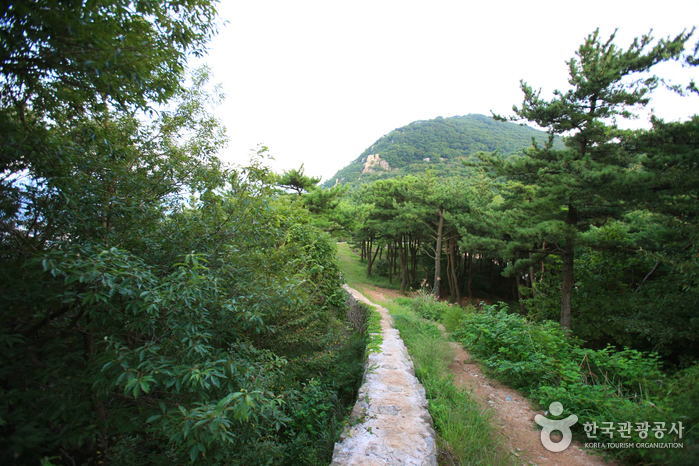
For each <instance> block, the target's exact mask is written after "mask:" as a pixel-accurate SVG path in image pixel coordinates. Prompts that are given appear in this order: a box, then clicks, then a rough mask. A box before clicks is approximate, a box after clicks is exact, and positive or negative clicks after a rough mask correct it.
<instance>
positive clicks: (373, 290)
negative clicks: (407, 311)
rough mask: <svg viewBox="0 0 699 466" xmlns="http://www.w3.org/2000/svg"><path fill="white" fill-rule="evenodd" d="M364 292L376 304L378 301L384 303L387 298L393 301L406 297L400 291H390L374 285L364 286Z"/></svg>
mask: <svg viewBox="0 0 699 466" xmlns="http://www.w3.org/2000/svg"><path fill="white" fill-rule="evenodd" d="M363 292H364V294H365V295H366V296H367V297H368V298H369V299H370V300H371V301H374V302H376V300H379V301H384V300H386V299H387V298H388V299H393V298H401V297H405V296H406V295H404V294H403V293H401V292H400V291H398V290H390V289H388V288H381V287H378V286H374V285H364V290H363Z"/></svg>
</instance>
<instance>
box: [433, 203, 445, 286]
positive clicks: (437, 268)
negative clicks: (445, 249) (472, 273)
mask: <svg viewBox="0 0 699 466" xmlns="http://www.w3.org/2000/svg"><path fill="white" fill-rule="evenodd" d="M437 213H438V214H439V226H438V227H437V245H436V246H435V248H434V290H433V293H434V295H435V297H436V298H437V299H439V293H440V287H439V282H440V280H441V277H440V276H439V274H440V272H441V268H442V232H443V230H444V212H443V211H441V210H438V211H437Z"/></svg>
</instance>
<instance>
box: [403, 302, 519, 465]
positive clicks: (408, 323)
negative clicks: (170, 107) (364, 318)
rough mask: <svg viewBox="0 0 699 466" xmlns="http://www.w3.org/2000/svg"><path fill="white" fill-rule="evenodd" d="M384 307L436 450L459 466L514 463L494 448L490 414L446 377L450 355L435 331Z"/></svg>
mask: <svg viewBox="0 0 699 466" xmlns="http://www.w3.org/2000/svg"><path fill="white" fill-rule="evenodd" d="M393 302H394V303H395V302H396V301H395V300H394V301H393ZM389 308H390V309H391V313H392V315H393V317H394V322H395V326H396V328H397V329H398V330H399V331H400V335H401V338H402V339H403V341H404V343H405V345H406V346H407V347H408V350H409V351H410V356H411V358H412V359H413V361H414V362H415V374H416V376H417V377H418V379H419V380H420V382H421V383H422V385H423V386H424V387H425V392H426V395H427V398H428V400H429V410H430V415H431V416H432V419H433V420H434V423H435V429H436V430H437V433H438V434H439V437H438V441H439V442H440V447H441V448H442V449H443V450H446V451H447V452H449V454H450V455H452V456H453V457H455V458H456V459H457V461H458V462H459V464H493V465H499V464H502V465H505V464H507V465H509V464H513V458H512V457H511V456H510V455H509V453H507V452H506V451H505V450H504V448H502V447H501V445H500V444H499V443H498V440H497V438H498V437H497V434H496V432H495V428H494V426H493V424H492V423H491V419H490V416H489V414H488V413H486V412H484V411H483V410H482V409H481V407H480V405H479V404H478V402H477V401H476V400H474V398H473V396H472V395H471V394H470V393H469V392H468V391H467V390H464V389H461V388H459V387H456V386H455V385H454V383H453V380H452V376H451V375H450V374H449V365H450V364H451V363H452V361H453V350H452V349H451V347H450V346H449V343H448V342H447V341H446V340H445V339H444V338H443V337H442V334H441V332H440V330H439V329H438V328H437V326H436V325H434V324H433V323H430V322H427V321H425V320H422V319H419V318H417V316H416V315H415V314H414V313H413V312H412V311H410V310H409V307H406V306H391V305H389Z"/></svg>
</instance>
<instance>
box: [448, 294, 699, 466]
mask: <svg viewBox="0 0 699 466" xmlns="http://www.w3.org/2000/svg"><path fill="white" fill-rule="evenodd" d="M453 337H454V338H455V339H457V340H458V341H461V342H462V343H463V344H464V346H465V347H467V348H468V349H469V351H471V352H472V354H474V355H475V356H477V357H479V358H480V359H481V360H482V361H483V363H484V364H485V365H486V367H487V368H489V369H490V370H491V371H492V372H494V373H495V374H496V375H497V377H498V378H500V379H502V380H503V381H504V382H506V383H508V384H510V385H511V386H513V387H515V388H518V389H522V390H523V391H524V392H525V393H527V394H528V395H529V396H530V398H531V399H532V400H534V401H535V402H536V403H538V404H539V405H541V406H542V407H548V406H549V405H550V403H552V402H554V401H558V402H560V403H562V404H563V406H564V408H565V411H564V413H563V415H562V416H563V417H565V416H568V415H569V414H571V413H574V414H576V415H577V416H578V418H579V421H578V423H577V424H576V425H575V426H573V429H574V431H575V432H577V433H578V435H580V436H581V437H582V438H587V437H586V434H585V433H584V430H583V426H584V424H585V423H596V424H597V425H598V426H601V425H602V423H603V422H613V423H615V425H616V423H620V422H631V423H634V424H635V423H636V422H643V421H647V422H649V423H650V424H651V426H652V425H653V423H654V422H665V423H667V426H668V428H669V426H670V425H671V424H672V423H678V422H682V423H683V425H684V429H685V433H684V435H683V438H682V440H678V438H677V435H668V436H665V437H664V438H663V439H653V441H657V442H674V441H679V442H684V443H685V450H626V451H621V452H618V455H619V456H626V457H629V458H632V459H636V460H639V459H643V460H650V461H666V460H672V461H674V462H678V464H681V463H682V461H685V460H687V458H688V455H696V434H694V433H692V430H691V429H692V427H693V426H696V425H697V422H698V421H699V417H697V415H696V413H694V412H693V411H692V410H689V411H688V410H687V409H686V406H687V403H688V402H690V403H695V406H696V402H697V401H699V398H698V397H697V391H696V389H695V385H693V382H694V381H696V377H697V369H696V366H695V367H694V368H692V369H688V370H686V371H685V372H683V373H680V374H678V375H676V376H675V377H672V378H671V377H668V376H666V374H665V373H664V372H663V371H662V368H661V364H660V361H659V358H658V355H657V354H654V353H643V352H639V351H636V350H632V349H628V348H627V349H624V350H621V351H619V350H615V349H614V348H612V347H607V348H604V349H601V350H591V349H585V348H582V347H581V346H580V345H579V343H578V342H577V340H576V339H575V338H572V337H567V336H566V334H565V332H564V330H563V329H562V327H561V326H560V325H559V324H558V323H555V322H552V321H545V322H542V323H536V322H531V321H529V320H527V319H526V318H524V317H521V316H518V315H515V314H511V313H508V312H507V308H499V307H498V306H485V307H484V310H483V311H482V312H478V313H472V314H468V315H466V316H465V317H464V318H463V319H462V323H461V326H460V328H459V330H458V331H457V332H455V333H454V335H453ZM688 399H689V400H688ZM615 438H616V437H615ZM592 441H597V440H592ZM607 441H609V439H607ZM624 441H628V442H632V441H633V442H643V441H644V440H643V439H642V438H641V437H639V436H638V434H636V433H635V431H632V438H631V439H628V440H626V439H625V440H624ZM666 455H670V456H669V457H668V456H666Z"/></svg>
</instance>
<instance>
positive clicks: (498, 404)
mask: <svg viewBox="0 0 699 466" xmlns="http://www.w3.org/2000/svg"><path fill="white" fill-rule="evenodd" d="M367 295H368V296H369V297H370V298H371V299H377V300H384V299H386V298H387V297H388V298H393V297H396V296H401V295H400V293H398V292H396V291H395V290H389V289H383V288H379V287H373V289H372V291H370V292H368V293H367ZM440 328H441V329H442V331H443V332H444V331H445V329H444V327H443V326H441V325H440ZM450 345H452V347H453V349H454V362H453V363H452V364H451V365H450V366H449V369H450V370H451V373H452V374H453V376H454V383H456V384H457V385H459V386H462V387H466V388H468V389H469V390H471V391H472V393H473V395H474V397H475V399H476V400H477V401H478V402H479V403H480V404H481V406H483V409H489V410H492V413H493V422H494V423H495V425H496V426H498V427H499V428H500V429H501V433H502V440H503V443H504V444H505V447H506V448H507V449H509V451H511V452H512V453H513V454H514V455H515V456H517V457H519V458H520V459H521V460H522V462H523V463H524V464H536V465H550V466H569V465H570V466H602V465H607V466H610V465H615V464H617V463H616V462H606V461H604V460H603V459H602V458H600V457H598V456H593V455H590V454H587V453H586V452H585V451H583V450H582V449H581V448H580V443H579V442H577V441H573V443H572V444H571V445H570V446H569V447H568V448H567V449H566V450H564V451H562V452H560V453H554V452H550V451H548V450H547V449H546V448H544V447H543V445H542V444H541V438H540V436H541V431H540V430H538V429H536V424H535V423H534V416H536V415H537V414H541V415H544V414H545V413H544V411H537V410H535V409H533V408H532V406H531V404H530V402H529V400H527V399H526V398H524V397H523V396H522V395H521V394H520V393H519V392H518V391H517V390H513V389H511V388H509V387H507V386H505V385H503V384H501V383H499V382H497V381H495V380H492V379H489V378H488V377H486V376H485V375H483V372H482V371H481V369H480V367H479V366H478V364H477V363H476V362H475V361H473V360H472V358H471V355H470V354H469V353H468V352H467V351H466V350H464V349H463V348H462V347H461V345H460V344H458V343H456V342H451V343H450ZM556 433H557V432H554V434H556ZM559 439H560V437H559ZM559 439H556V438H555V436H552V440H554V441H556V442H557V441H558V440H559Z"/></svg>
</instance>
